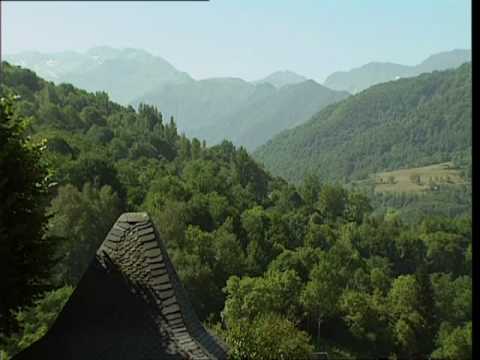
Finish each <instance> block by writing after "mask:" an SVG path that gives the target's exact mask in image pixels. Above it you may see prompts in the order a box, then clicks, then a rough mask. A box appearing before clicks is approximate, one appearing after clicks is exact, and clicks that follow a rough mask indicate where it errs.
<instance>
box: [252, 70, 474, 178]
mask: <svg viewBox="0 0 480 360" xmlns="http://www.w3.org/2000/svg"><path fill="white" fill-rule="evenodd" d="M471 91H472V72H471V63H467V64H464V65H462V66H460V67H459V68H457V69H454V70H444V71H435V72H433V73H427V74H421V75H419V76H417V77H412V78H406V79H400V80H397V81H391V82H387V83H384V84H378V85H375V86H372V87H370V88H369V89H367V90H365V91H362V92H361V93H359V94H356V95H353V96H350V97H348V98H346V99H344V100H342V101H340V102H338V103H336V104H332V105H330V106H327V107H325V108H324V109H323V110H321V111H320V112H318V113H317V114H316V115H315V116H314V117H313V118H312V119H311V120H310V121H308V122H306V123H304V124H302V125H300V126H297V127H295V128H294V129H291V130H285V131H283V132H282V133H281V134H279V135H278V136H276V137H274V138H273V139H272V140H270V141H268V142H267V143H266V144H264V145H262V146H261V147H259V148H258V149H257V150H256V151H255V152H254V157H255V158H256V159H257V160H258V161H260V162H262V163H263V164H264V165H265V167H266V168H267V170H269V171H271V172H272V173H273V174H275V175H280V176H282V177H285V178H287V179H288V180H290V181H294V182H298V181H301V180H302V179H303V177H304V175H305V174H307V173H317V174H320V175H321V176H322V177H323V178H324V179H326V180H330V181H342V182H348V181H349V180H356V179H364V178H366V177H367V176H368V175H370V174H373V173H375V172H377V171H380V170H382V171H383V170H394V169H399V168H404V167H418V166H425V165H430V164H435V163H441V162H446V161H454V162H457V163H462V162H463V163H465V162H467V163H468V161H469V160H468V159H469V156H470V161H471V146H472V133H471V131H472V93H471ZM469 154H470V155H469Z"/></svg>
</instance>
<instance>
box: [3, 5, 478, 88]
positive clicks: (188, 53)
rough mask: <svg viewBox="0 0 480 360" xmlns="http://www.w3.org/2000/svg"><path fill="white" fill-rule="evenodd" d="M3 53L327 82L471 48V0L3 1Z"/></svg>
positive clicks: (202, 74) (193, 72) (202, 73)
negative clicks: (135, 54) (132, 58)
mask: <svg viewBox="0 0 480 360" xmlns="http://www.w3.org/2000/svg"><path fill="white" fill-rule="evenodd" d="M1 17H2V24H1V37H2V47H1V50H2V53H4V54H13V53H18V52H21V51H31V50H35V51H40V52H59V51H65V50H74V51H80V52H83V51H85V50H87V49H89V48H91V47H94V46H104V45H106V46H112V47H118V48H124V47H133V48H140V49H144V50H147V51H149V52H151V53H153V54H155V55H159V56H161V57H162V58H164V59H165V60H167V61H169V62H170V63H171V64H172V65H174V66H175V67H176V68H177V69H179V70H181V71H186V72H188V73H189V74H190V75H192V76H193V77H194V78H196V79H203V78H208V77H223V76H233V77H240V78H243V79H245V80H256V79H259V78H262V77H264V76H266V75H268V74H270V73H272V72H273V71H277V70H287V69H288V70H291V71H295V72H297V73H299V74H302V75H304V76H306V77H308V78H312V79H315V80H317V81H319V82H323V81H324V79H325V78H326V77H327V76H328V75H329V74H331V73H332V72H334V71H339V70H349V69H351V68H354V67H358V66H361V65H364V64H366V63H368V62H371V61H389V62H395V63H400V64H405V65H415V64H418V63H419V62H421V61H422V60H424V59H425V58H426V57H428V56H429V55H431V54H434V53H437V52H441V51H446V50H452V49H471V3H470V1H465V0H401V1H397V0H210V1H199V2H195V1H184V2H181V1H146V2H141V1H131V2H129V1H120V2H116V1H106V2H100V1H85V2H84V1H69V2H59V1H52V2H47V1H35V2H26V1H25V2H24V1H18V2H17V1H2V2H1Z"/></svg>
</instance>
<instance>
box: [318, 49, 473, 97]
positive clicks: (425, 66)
mask: <svg viewBox="0 0 480 360" xmlns="http://www.w3.org/2000/svg"><path fill="white" fill-rule="evenodd" d="M470 60H471V50H465V49H454V50H451V51H443V52H440V53H436V54H433V55H430V56H429V57H428V58H426V59H425V60H424V61H422V62H421V63H420V64H418V65H414V66H410V65H401V64H395V63H392V62H378V61H372V62H369V63H367V64H365V65H362V66H359V67H356V68H353V69H350V70H347V71H337V72H334V73H332V74H331V75H329V76H328V77H327V78H326V80H325V82H324V85H325V86H327V87H329V88H331V89H334V90H345V91H349V92H351V93H353V94H354V93H357V92H359V91H362V90H364V89H367V88H369V87H370V86H372V85H376V84H379V83H383V82H388V81H393V80H397V79H398V78H404V77H412V76H417V75H420V74H421V73H427V72H432V71H435V70H437V71H438V70H446V69H451V68H456V67H458V66H460V65H461V64H463V63H465V62H469V61H470Z"/></svg>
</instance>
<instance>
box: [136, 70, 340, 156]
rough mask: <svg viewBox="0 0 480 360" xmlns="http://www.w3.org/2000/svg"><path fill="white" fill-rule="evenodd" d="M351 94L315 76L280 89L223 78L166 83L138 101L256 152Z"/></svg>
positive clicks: (194, 131) (186, 126) (196, 132)
mask: <svg viewBox="0 0 480 360" xmlns="http://www.w3.org/2000/svg"><path fill="white" fill-rule="evenodd" d="M348 95H349V94H348V93H347V92H340V91H332V90H330V89H328V88H326V87H324V86H322V85H320V84H318V83H316V82H315V81H313V80H307V81H303V82H299V83H296V84H289V85H285V86H282V87H280V88H276V87H274V86H273V85H272V84H270V83H268V82H264V83H260V84H257V85H254V84H252V83H249V82H247V81H244V80H241V79H238V78H218V79H206V80H200V81H196V82H190V83H185V84H177V85H171V86H161V87H159V88H158V89H155V90H152V91H150V92H149V93H147V94H146V95H144V96H142V97H140V98H139V99H138V100H137V101H136V102H134V103H133V104H134V105H137V104H139V103H141V102H143V103H147V104H151V105H155V106H158V107H159V108H161V109H163V111H164V112H165V113H167V114H173V115H174V116H175V117H176V118H178V119H179V120H178V126H179V128H180V129H182V130H184V131H185V132H186V133H187V135H189V136H196V137H199V138H202V139H204V140H206V141H207V143H208V144H209V145H215V144H218V143H220V142H222V141H223V140H225V139H226V140H228V141H232V142H233V143H234V144H236V145H239V146H244V147H246V148H247V149H248V150H253V149H255V148H256V147H257V146H259V145H261V144H263V143H264V142H265V141H267V140H268V139H270V138H271V137H272V136H274V135H276V134H278V133H279V132H281V131H282V130H284V129H288V128H290V127H292V126H295V125H297V124H301V123H303V122H304V121H307V120H308V119H309V118H310V117H311V116H312V115H313V114H315V113H316V112H317V111H319V110H320V109H322V108H323V107H325V106H326V105H329V104H332V103H334V102H336V101H339V100H342V99H344V98H346V97H347V96H348Z"/></svg>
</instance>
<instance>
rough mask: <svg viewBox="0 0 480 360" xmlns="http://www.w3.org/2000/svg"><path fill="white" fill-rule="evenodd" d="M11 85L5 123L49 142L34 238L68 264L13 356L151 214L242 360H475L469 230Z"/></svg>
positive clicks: (162, 125)
mask: <svg viewBox="0 0 480 360" xmlns="http://www.w3.org/2000/svg"><path fill="white" fill-rule="evenodd" d="M2 76H3V78H2V94H7V93H8V92H12V91H13V92H15V93H17V94H19V95H20V96H21V98H20V99H19V100H17V101H16V102H15V106H14V108H15V112H14V114H15V115H9V116H7V117H4V116H3V115H2V124H3V122H4V121H5V119H7V121H8V122H10V121H15V119H17V121H20V120H22V119H30V121H29V127H28V128H27V129H25V131H24V132H23V133H22V134H23V135H22V136H23V137H25V136H26V135H28V134H30V135H31V136H32V140H31V141H39V140H41V139H47V142H46V148H45V151H44V153H43V155H42V159H43V160H44V161H45V162H46V163H47V164H48V167H49V168H50V169H51V176H50V178H49V182H50V184H51V194H50V199H51V202H50V204H49V205H48V206H47V207H45V208H44V209H45V213H46V214H48V216H49V219H48V227H47V228H46V231H45V233H46V236H43V237H42V236H41V235H42V233H41V232H39V233H38V236H39V237H41V238H42V239H44V238H45V239H55V242H54V245H55V255H58V256H57V257H58V259H57V262H56V264H54V266H49V267H46V269H48V270H49V271H50V273H49V274H42V279H43V280H44V281H45V282H46V283H48V285H49V287H50V289H51V291H50V292H46V293H44V295H42V296H40V297H38V298H35V301H33V299H30V300H31V301H20V300H19V301H18V303H16V304H8V309H6V310H13V313H10V315H8V314H9V313H7V312H6V311H2V314H3V315H5V316H9V319H10V321H12V322H14V324H15V326H14V329H13V330H12V329H6V328H2V329H0V331H2V330H3V332H4V334H3V336H2V337H1V348H3V349H4V350H5V351H6V352H8V353H9V354H13V353H15V352H16V351H18V350H19V349H21V348H23V347H25V346H28V344H29V343H31V341H33V340H35V339H37V338H38V337H39V336H41V335H42V334H44V333H45V331H46V329H47V328H48V326H49V325H50V324H51V322H52V321H53V319H54V318H55V312H56V311H58V310H59V308H60V307H61V305H62V304H63V303H64V302H65V301H66V299H67V298H68V296H69V294H70V293H71V286H73V287H74V286H75V284H76V282H77V281H78V279H79V276H80V275H81V273H82V271H83V270H84V269H85V267H86V266H87V264H88V261H89V258H91V256H92V255H93V254H94V252H95V249H96V247H97V246H98V244H99V243H100V242H101V241H102V240H103V237H104V236H105V234H106V232H107V231H108V229H109V227H110V226H111V224H112V223H113V221H114V219H115V218H116V217H117V216H118V214H119V213H120V212H122V211H125V210H143V211H148V212H149V213H150V215H151V217H152V218H153V220H154V222H155V223H156V224H157V227H158V229H159V231H160V233H161V236H162V238H163V240H164V241H165V243H166V245H167V247H168V251H169V254H170V255H171V257H172V261H173V262H174V265H175V267H176V269H177V271H178V272H179V275H180V277H181V280H182V281H183V284H184V286H185V287H186V289H187V291H188V293H189V295H190V298H191V300H192V302H193V304H194V307H195V309H196V311H197V313H198V315H199V317H200V318H201V319H202V320H204V321H206V322H207V323H209V324H211V325H212V327H213V329H214V330H215V331H217V333H218V334H219V335H220V336H223V337H224V338H225V340H226V341H227V342H228V344H229V345H230V348H231V356H232V357H233V358H236V359H250V358H258V359H269V358H274V359H277V358H282V357H283V358H292V357H294V358H306V357H307V356H308V355H309V353H310V352H311V351H312V350H313V349H314V348H315V349H317V350H322V351H325V350H326V351H328V352H329V354H330V356H331V357H333V358H338V357H340V358H349V357H382V356H384V357H386V356H392V357H394V356H397V357H413V356H416V355H430V354H431V355H432V356H433V357H434V358H439V359H444V358H451V359H457V358H471V319H472V316H471V311H472V297H471V285H472V283H471V256H472V247H471V240H472V235H471V218H470V217H462V218H458V219H447V218H442V217H438V218H423V219H419V221H417V222H416V223H414V224H405V223H403V222H402V221H400V220H399V219H398V218H397V217H396V216H395V215H392V214H388V216H380V217H372V216H371V214H372V210H373V209H372V206H371V204H370V203H369V200H368V199H367V197H366V196H364V195H362V194H361V193H357V192H354V191H347V190H345V189H344V188H342V187H340V186H333V185H329V184H325V183H322V182H321V181H320V180H319V179H318V177H315V176H307V177H306V178H305V179H304V181H303V182H302V184H301V185H300V186H297V187H296V186H293V185H290V184H288V183H287V182H285V181H284V180H282V179H281V178H275V177H272V176H271V175H270V174H269V173H267V172H266V171H265V170H264V169H263V168H262V167H261V166H259V165H258V164H257V163H256V162H255V161H254V160H253V159H252V158H251V157H250V156H249V155H248V153H247V152H246V151H245V150H244V149H243V148H240V149H236V148H235V147H234V146H233V145H232V144H231V143H229V142H223V143H221V144H220V145H217V146H213V147H209V148H207V147H206V146H205V144H204V143H202V142H201V141H199V140H197V139H195V138H194V139H192V140H189V139H187V138H186V137H185V136H182V135H180V134H178V132H177V129H176V124H175V122H174V121H173V119H170V120H169V121H164V119H163V118H162V115H161V113H159V112H158V111H157V109H156V108H154V107H151V106H147V105H142V106H140V107H139V109H138V111H135V110H134V109H133V108H131V107H128V108H126V107H122V106H119V105H116V104H114V103H112V102H110V101H109V100H108V97H107V96H106V95H105V94H104V93H96V94H89V93H87V92H85V91H82V90H78V89H75V88H74V87H72V86H70V85H59V86H55V85H53V84H52V83H47V82H45V81H43V80H41V79H39V78H38V77H36V76H35V74H33V73H32V72H31V71H28V70H23V69H20V68H17V67H12V66H10V65H8V64H4V65H3V73H2ZM4 103H5V102H2V106H4V105H3V104H4ZM2 109H3V107H2ZM12 136H13V137H12ZM15 136H16V135H8V138H10V137H12V138H13V139H15ZM12 141H13V140H12ZM21 141H24V140H21ZM21 141H20V142H21ZM12 151H13V153H17V152H19V153H21V151H22V150H21V149H16V148H15V149H14V150H12ZM2 155H3V153H2ZM297 160H298V159H297ZM20 162H22V163H23V164H24V166H25V167H26V168H28V169H33V168H35V166H36V164H32V163H29V162H24V161H23V160H20ZM0 165H1V166H2V168H1V171H6V170H5V169H8V167H6V168H5V167H4V165H3V163H0ZM19 206H23V205H19ZM32 216H33V215H32ZM27 217H28V216H27ZM32 231H33V230H32ZM9 240H11V241H13V238H9ZM2 241H3V240H2ZM27 251H28V249H27ZM7 256H8V254H7ZM4 261H5V255H4V253H3V252H2V253H1V255H0V263H2V262H4ZM21 281H24V285H25V286H26V287H27V288H28V287H29V286H31V284H30V283H29V282H28V281H26V279H23V280H21ZM17 306H22V308H21V309H17ZM52 309H53V310H52Z"/></svg>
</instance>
